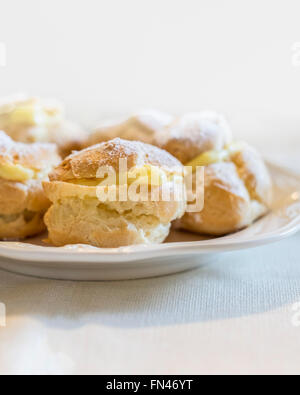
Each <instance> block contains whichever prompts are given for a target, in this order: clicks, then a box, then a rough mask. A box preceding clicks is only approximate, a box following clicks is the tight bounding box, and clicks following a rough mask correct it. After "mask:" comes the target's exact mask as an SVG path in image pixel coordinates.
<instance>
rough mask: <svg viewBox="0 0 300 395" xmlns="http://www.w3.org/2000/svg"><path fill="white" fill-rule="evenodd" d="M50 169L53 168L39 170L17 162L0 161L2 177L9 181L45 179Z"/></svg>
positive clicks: (0, 175) (0, 176)
mask: <svg viewBox="0 0 300 395" xmlns="http://www.w3.org/2000/svg"><path fill="white" fill-rule="evenodd" d="M50 171H51V168H49V169H45V170H43V171H37V170H34V169H30V168H28V167H25V166H22V165H19V164H16V163H0V178H2V179H4V180H8V181H16V182H26V181H28V180H36V179H44V178H45V177H46V176H47V175H48V174H49V172H50Z"/></svg>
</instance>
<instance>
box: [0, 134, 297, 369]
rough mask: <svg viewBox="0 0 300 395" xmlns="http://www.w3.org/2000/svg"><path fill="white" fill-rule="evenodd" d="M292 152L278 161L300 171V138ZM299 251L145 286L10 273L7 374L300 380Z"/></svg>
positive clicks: (1, 290) (3, 285) (260, 253)
mask: <svg viewBox="0 0 300 395" xmlns="http://www.w3.org/2000/svg"><path fill="white" fill-rule="evenodd" d="M295 144H296V145H295ZM297 144H298V145H297ZM290 146H291V147H293V149H291V155H285V156H284V157H283V155H282V151H280V147H278V151H277V152H278V154H276V155H275V154H274V153H275V151H272V153H271V151H270V152H269V154H270V155H271V154H272V156H273V157H275V159H281V162H285V163H286V164H290V165H292V164H295V163H296V162H297V161H296V159H297V158H298V154H297V155H296V156H294V157H293V156H292V153H297V151H299V148H298V149H297V147H299V141H298V140H295V143H294V144H292V143H291V145H290ZM280 154H281V155H280ZM299 245H300V234H298V235H296V236H294V237H292V238H290V239H287V240H284V241H282V242H279V243H278V244H275V245H270V246H266V247H260V248H257V249H253V250H249V251H242V252H235V253H228V254H225V255H223V256H222V258H221V259H220V260H219V261H218V262H215V263H214V264H212V265H210V266H207V267H205V268H202V269H198V270H194V271H190V272H186V273H183V274H178V275H172V276H169V277H163V278H155V279H148V280H138V281H125V282H107V283H72V282H62V281H48V280H40V279H34V278H26V277H23V276H18V275H14V274H11V273H6V272H3V271H2V272H1V271H0V302H2V303H5V305H6V308H7V322H6V327H0V373H2V374H3V373H22V374H23V373H25V374H29V373H40V374H76V373H77V374H78V373H89V374H92V373H100V374H206V373H207V374H217V373H221V374H222V373H241V374H242V373H245V374H247V373H248V374H249V373H253V374H256V373H261V374H262V373H270V374H280V373H281V374H297V373H298V374H299V373H300V326H298V323H299V322H300V314H299V315H297V312H298V313H299V312H300V305H299V306H298V305H297V303H299V302H300V248H299Z"/></svg>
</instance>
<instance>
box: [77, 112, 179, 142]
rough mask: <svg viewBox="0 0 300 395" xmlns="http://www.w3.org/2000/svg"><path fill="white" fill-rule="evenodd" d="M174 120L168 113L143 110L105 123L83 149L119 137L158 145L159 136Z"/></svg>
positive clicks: (91, 135)
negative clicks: (122, 118)
mask: <svg viewBox="0 0 300 395" xmlns="http://www.w3.org/2000/svg"><path fill="white" fill-rule="evenodd" d="M173 120H174V118H173V117H172V116H171V115H169V114H167V113H164V112H161V111H157V110H143V111H140V112H138V113H137V114H135V115H132V116H131V117H129V118H126V119H124V120H120V121H108V122H104V123H102V124H101V125H100V126H99V127H98V128H96V129H95V130H94V131H93V132H92V133H91V134H90V136H89V138H88V139H87V140H86V141H85V143H84V144H83V148H87V147H90V146H92V145H95V144H99V143H102V142H104V141H109V140H112V139H114V138H118V137H119V138H121V139H124V140H132V141H140V142H143V143H146V144H152V145H158V144H157V141H156V140H157V138H158V136H159V135H160V133H161V131H162V130H164V128H165V127H166V126H168V125H170V124H171V123H172V122H173Z"/></svg>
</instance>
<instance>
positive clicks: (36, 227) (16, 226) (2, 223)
mask: <svg viewBox="0 0 300 395" xmlns="http://www.w3.org/2000/svg"><path fill="white" fill-rule="evenodd" d="M45 230H46V226H45V223H44V220H43V213H41V212H38V213H33V212H30V211H29V212H28V211H24V212H23V213H20V214H19V215H16V216H15V217H11V218H8V217H6V216H0V240H10V241H12V240H22V239H25V238H27V237H32V236H35V235H38V234H39V233H42V232H44V231H45Z"/></svg>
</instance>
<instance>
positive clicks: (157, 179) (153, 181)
mask: <svg viewBox="0 0 300 395" xmlns="http://www.w3.org/2000/svg"><path fill="white" fill-rule="evenodd" d="M171 179H172V175H171V174H168V173H166V172H165V171H163V170H162V169H160V168H158V167H155V166H151V165H146V166H144V167H141V168H133V169H131V170H129V171H128V172H126V173H115V175H113V174H109V175H107V176H105V177H103V178H93V179H84V178H82V179H73V180H69V181H68V183H71V184H76V185H82V186H92V187H97V186H100V185H101V184H102V183H103V182H105V184H106V185H126V184H128V185H132V184H133V183H136V184H138V185H151V186H154V187H159V186H161V185H163V184H164V183H165V182H169V181H170V180H171ZM108 181H111V183H110V182H108Z"/></svg>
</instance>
